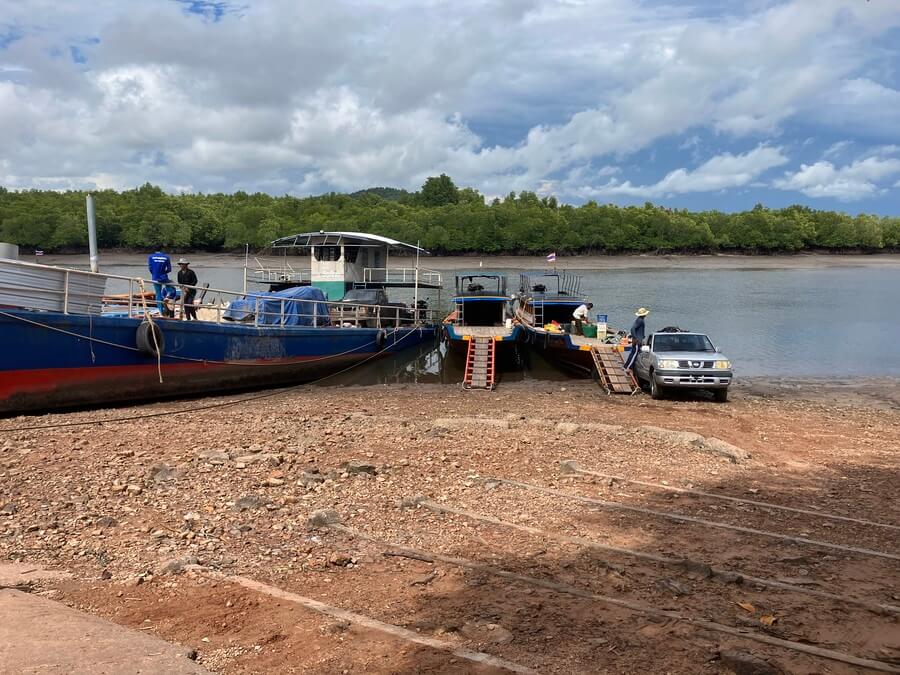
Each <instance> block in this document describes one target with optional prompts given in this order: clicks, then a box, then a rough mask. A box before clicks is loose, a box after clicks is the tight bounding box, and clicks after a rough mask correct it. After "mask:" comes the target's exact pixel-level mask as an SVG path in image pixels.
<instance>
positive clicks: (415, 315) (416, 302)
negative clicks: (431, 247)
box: [413, 239, 419, 325]
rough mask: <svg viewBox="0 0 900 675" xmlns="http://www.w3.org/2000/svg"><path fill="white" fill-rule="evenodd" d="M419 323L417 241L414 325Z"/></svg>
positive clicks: (417, 251) (417, 253)
mask: <svg viewBox="0 0 900 675" xmlns="http://www.w3.org/2000/svg"><path fill="white" fill-rule="evenodd" d="M417 323H419V240H418V239H416V284H415V291H413V325H415V324H417Z"/></svg>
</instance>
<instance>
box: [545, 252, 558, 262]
mask: <svg viewBox="0 0 900 675" xmlns="http://www.w3.org/2000/svg"><path fill="white" fill-rule="evenodd" d="M547 262H556V252H555V251H554V252H553V253H550V254H548V255H547Z"/></svg>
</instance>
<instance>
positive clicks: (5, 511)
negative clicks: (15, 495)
mask: <svg viewBox="0 0 900 675" xmlns="http://www.w3.org/2000/svg"><path fill="white" fill-rule="evenodd" d="M18 512H19V507H18V506H16V505H15V504H13V503H12V502H7V503H6V504H4V505H3V508H2V509H0V515H3V516H14V515H16V514H17V513H18Z"/></svg>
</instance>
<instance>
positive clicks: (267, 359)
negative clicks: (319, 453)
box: [0, 232, 441, 415]
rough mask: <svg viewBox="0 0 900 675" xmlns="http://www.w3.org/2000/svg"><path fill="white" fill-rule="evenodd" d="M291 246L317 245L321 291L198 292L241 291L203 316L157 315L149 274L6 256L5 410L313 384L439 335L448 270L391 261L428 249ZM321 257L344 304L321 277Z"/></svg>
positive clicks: (335, 237)
mask: <svg viewBox="0 0 900 675" xmlns="http://www.w3.org/2000/svg"><path fill="white" fill-rule="evenodd" d="M279 243H280V246H281V247H284V246H287V242H285V241H284V240H281V241H280V242H279ZM325 246H327V247H329V248H328V249H327V250H323V249H322V248H320V247H325ZM291 247H292V248H297V249H304V248H305V249H309V250H311V251H312V256H311V268H310V271H309V273H308V274H307V275H306V277H307V278H306V280H305V281H304V282H303V283H302V284H300V285H311V286H310V287H308V288H300V289H296V288H291V286H295V285H298V284H287V286H288V288H287V290H285V291H282V292H248V293H237V294H236V293H229V292H228V291H224V290H217V289H205V288H204V289H198V290H201V291H205V292H207V293H209V291H210V290H211V291H213V292H214V293H215V295H216V296H217V298H219V300H221V299H222V298H225V297H229V296H230V301H229V302H227V303H222V302H216V303H208V304H201V305H200V306H199V309H198V314H199V316H200V318H201V319H202V320H198V321H182V320H179V319H178V318H174V319H173V318H164V317H162V316H159V315H158V313H157V312H156V310H155V306H154V305H153V304H149V301H148V300H147V299H146V295H145V293H146V291H147V290H148V289H150V288H152V286H151V285H150V282H146V281H143V280H140V279H130V278H126V277H118V276H115V275H104V274H100V273H94V272H86V271H80V270H71V269H66V268H60V267H53V266H48V265H37V264H32V263H26V262H22V261H18V260H11V259H0V344H2V345H3V349H2V350H0V414H2V415H8V414H13V413H21V412H28V411H44V410H49V409H57V408H65V407H72V406H79V407H80V406H92V405H101V404H108V403H121V402H128V401H144V400H153V399H162V398H173V397H179V396H186V395H197V394H204V393H221V392H226V391H232V390H236V389H246V388H256V387H269V386H282V385H290V384H296V383H302V382H309V381H312V380H316V379H318V378H322V377H325V376H327V375H329V374H333V373H337V372H340V371H342V370H345V369H347V368H349V367H352V366H353V365H355V364H360V363H362V362H365V361H368V360H371V359H375V358H378V357H381V356H386V355H388V354H390V353H393V352H396V351H399V350H401V349H405V348H407V347H412V346H414V345H417V344H421V343H422V342H426V341H433V340H435V338H436V335H437V330H438V323H437V321H435V319H434V316H433V312H432V311H430V310H428V309H427V308H425V307H424V306H423V301H422V300H420V299H419V298H420V297H421V295H420V294H421V293H423V292H424V291H426V290H427V289H438V288H440V285H441V283H440V275H439V274H437V273H433V272H423V271H422V270H420V269H419V267H418V264H417V263H416V266H415V267H414V268H412V267H410V268H396V267H395V268H390V267H387V265H386V263H387V254H388V251H391V250H393V251H400V252H403V253H407V254H409V253H410V252H413V253H415V254H416V260H417V259H418V254H419V253H424V251H421V249H417V248H416V247H414V246H411V245H408V244H404V243H402V242H398V241H395V240H391V239H386V238H384V237H375V236H373V235H366V234H363V233H352V232H342V233H334V232H330V233H326V232H318V233H308V234H304V235H295V237H294V240H293V243H292V245H291ZM350 247H352V250H348V249H350ZM361 251H365V253H362V252H361ZM320 256H321V257H327V258H328V260H327V261H322V260H320V259H319V258H320ZM320 262H326V263H327V264H326V265H325V267H326V268H327V276H328V278H327V282H328V285H327V289H328V292H330V293H332V294H334V295H337V296H338V299H337V300H328V299H327V298H326V295H325V291H323V290H322V289H320V288H317V287H316V282H317V275H318V274H319V273H320V272H321V271H322V270H321V267H322V266H320V265H319V264H318V263H320ZM373 262H380V263H381V266H378V267H375V266H372V263H373ZM420 276H421V277H422V278H423V279H424V281H423V283H419V279H420ZM112 284H115V285H120V286H121V285H122V284H127V286H128V288H129V292H128V293H127V294H123V296H124V297H125V298H127V300H126V301H124V302H123V304H122V305H120V315H117V316H110V315H108V313H106V315H105V313H104V309H108V308H105V307H104V301H103V298H104V293H105V292H106V291H107V287H108V286H109V285H112ZM339 285H341V286H342V287H343V288H344V289H345V290H351V289H354V288H360V287H364V288H385V287H392V288H409V289H411V290H412V293H413V294H414V298H415V299H416V301H417V302H414V303H413V304H412V305H405V304H403V303H391V304H390V306H381V305H375V306H367V305H362V304H361V303H359V302H355V303H354V304H353V305H352V306H348V305H347V303H342V302H341V298H340V289H339V288H338V286H339ZM295 291H302V292H301V293H297V292H295ZM120 302H122V301H121V299H120ZM361 315H364V316H365V321H362V320H360V319H359V317H360V316H361Z"/></svg>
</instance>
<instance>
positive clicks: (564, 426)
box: [556, 422, 581, 434]
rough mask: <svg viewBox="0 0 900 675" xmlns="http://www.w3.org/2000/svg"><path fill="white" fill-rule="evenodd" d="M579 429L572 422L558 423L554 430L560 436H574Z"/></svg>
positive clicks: (578, 426) (577, 425)
mask: <svg viewBox="0 0 900 675" xmlns="http://www.w3.org/2000/svg"><path fill="white" fill-rule="evenodd" d="M580 428H581V425H580V424H575V423H573V422H560V423H559V424H557V425H556V430H557V431H558V432H559V433H561V434H574V433H578V430H579V429H580Z"/></svg>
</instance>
